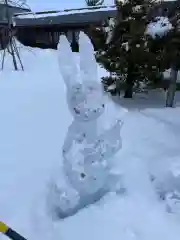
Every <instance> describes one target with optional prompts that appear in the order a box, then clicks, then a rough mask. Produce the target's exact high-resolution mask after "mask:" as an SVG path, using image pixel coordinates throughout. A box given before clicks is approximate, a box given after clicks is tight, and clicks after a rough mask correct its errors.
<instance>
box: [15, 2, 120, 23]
mask: <svg viewBox="0 0 180 240" xmlns="http://www.w3.org/2000/svg"><path fill="white" fill-rule="evenodd" d="M116 14H117V10H116V7H115V6H111V7H107V8H96V9H93V8H90V9H76V10H72V11H52V12H38V13H36V14H28V13H26V14H18V15H17V16H15V17H14V21H15V23H16V26H17V27H32V26H34V27H38V26H39V27H43V26H46V27H48V26H64V27H65V26H66V27H70V26H75V25H79V26H84V25H87V24H88V25H90V24H96V23H101V22H102V21H104V20H107V19H108V18H110V17H115V16H116Z"/></svg>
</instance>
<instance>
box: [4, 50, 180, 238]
mask: <svg viewBox="0 0 180 240" xmlns="http://www.w3.org/2000/svg"><path fill="white" fill-rule="evenodd" d="M22 55H23V56H22V59H23V63H24V66H25V69H26V71H25V72H18V73H15V72H10V71H6V70H5V71H4V72H1V73H0V74H1V79H0V123H1V124H0V159H1V161H0V189H1V194H0V213H1V215H0V219H1V220H2V221H5V222H6V223H7V224H9V225H10V226H11V227H13V228H15V229H16V230H17V231H19V232H20V233H21V234H22V235H24V236H25V237H27V238H28V239H32V240H36V239H37V240H39V239H45V240H52V239H63V240H71V239H87V240H90V239H94V240H96V239H104V240H109V239H113V240H116V239H119V238H121V239H123V240H131V239H138V240H139V239H140V240H141V239H142V240H150V239H151V240H152V239H154V240H156V239H157V240H159V239H164V240H171V239H173V240H176V239H179V234H180V230H179V221H180V220H179V218H178V215H176V214H170V213H167V211H166V206H165V204H164V202H163V201H159V199H158V195H157V194H156V192H155V190H154V188H153V185H152V184H151V182H150V180H149V173H151V174H153V175H154V176H156V177H158V180H159V182H160V181H163V182H165V180H166V175H167V174H166V173H167V172H168V171H169V169H170V166H169V164H171V160H174V162H175V163H176V164H175V166H177V163H178V161H179V157H180V149H179V142H180V131H179V129H180V121H179V120H180V119H179V118H180V109H179V108H176V109H164V108H163V107H164V106H162V108H156V109H153V108H146V107H145V106H144V108H143V109H141V110H138V109H134V110H128V109H124V108H121V107H120V106H119V105H115V104H114V103H113V102H109V104H110V105H111V106H112V107H113V111H115V112H116V114H117V117H118V116H119V117H120V118H121V119H122V120H123V121H124V125H123V128H122V135H121V136H122V141H123V142H122V144H123V146H122V150H121V151H120V152H119V153H118V154H117V155H116V168H115V170H116V172H117V173H120V174H122V182H123V184H124V188H126V191H125V192H124V193H122V192H119V193H118V194H115V193H113V192H112V193H110V194H108V195H107V196H106V197H104V198H103V199H102V200H101V201H99V202H98V203H96V204H94V205H91V206H90V207H88V208H85V209H83V210H82V211H80V212H79V213H78V214H76V215H75V216H73V217H70V218H67V219H65V220H63V221H56V222H53V221H52V219H51V218H50V217H49V216H48V215H47V213H46V208H45V200H46V190H47V187H48V184H49V180H50V179H51V178H52V177H56V176H58V177H59V172H60V171H59V168H60V167H61V166H62V158H61V148H62V145H63V141H64V138H65V135H66V131H67V129H68V126H69V125H70V124H71V122H72V116H71V115H70V113H69V110H68V108H67V103H66V96H65V86H64V82H63V80H62V78H61V75H60V72H59V68H58V61H57V55H56V52H55V51H50V50H38V49H35V50H32V49H30V50H27V49H22ZM9 62H10V61H9V59H7V62H6V69H10V64H9ZM99 73H100V74H101V69H99ZM109 101H110V100H109ZM171 165H172V164H171ZM167 166H168V167H167ZM173 166H174V165H173ZM175 169H177V167H175ZM0 239H5V237H4V236H2V235H1V236H0Z"/></svg>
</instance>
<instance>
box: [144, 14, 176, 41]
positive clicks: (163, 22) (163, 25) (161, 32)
mask: <svg viewBox="0 0 180 240" xmlns="http://www.w3.org/2000/svg"><path fill="white" fill-rule="evenodd" d="M172 29H173V26H172V24H171V23H170V21H169V19H168V18H167V17H156V18H155V19H154V21H152V22H150V23H149V24H148V25H147V29H146V34H147V35H150V36H151V37H152V38H154V39H155V38H157V37H163V36H165V35H166V34H167V33H168V32H169V31H170V30H172Z"/></svg>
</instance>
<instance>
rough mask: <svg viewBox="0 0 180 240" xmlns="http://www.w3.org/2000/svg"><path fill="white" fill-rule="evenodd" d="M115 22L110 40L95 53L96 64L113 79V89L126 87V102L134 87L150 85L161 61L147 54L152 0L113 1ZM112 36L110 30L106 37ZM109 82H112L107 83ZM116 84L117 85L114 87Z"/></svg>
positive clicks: (158, 70) (149, 53) (149, 52)
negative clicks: (139, 84) (113, 77)
mask: <svg viewBox="0 0 180 240" xmlns="http://www.w3.org/2000/svg"><path fill="white" fill-rule="evenodd" d="M116 5H117V10H118V13H117V18H116V19H115V25H114V26H113V25H111V28H112V37H111V39H110V41H107V42H106V46H103V48H101V49H99V50H98V52H97V60H98V62H99V63H100V64H101V65H102V66H103V67H105V69H107V70H108V71H109V72H110V73H112V74H115V76H116V86H120V84H119V83H123V82H124V83H125V86H126V88H125V95H124V97H125V98H132V95H133V86H134V84H135V83H140V82H141V81H142V82H146V84H149V83H151V82H152V81H154V79H156V76H157V73H158V72H160V70H161V69H159V68H158V62H159V61H160V59H159V58H158V56H157V53H156V52H155V53H153V52H151V51H149V42H148V41H147V38H146V36H145V30H146V26H147V23H148V20H149V19H148V17H149V12H150V10H151V9H152V7H153V5H154V3H153V1H152V0H147V1H144V0H127V1H125V2H123V3H122V2H118V1H116ZM110 32H111V29H110V31H109V33H110ZM110 81H112V80H110ZM117 81H119V83H118V84H117Z"/></svg>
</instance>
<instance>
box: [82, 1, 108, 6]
mask: <svg viewBox="0 0 180 240" xmlns="http://www.w3.org/2000/svg"><path fill="white" fill-rule="evenodd" d="M103 3H104V0H86V4H87V6H99V5H102V4H103Z"/></svg>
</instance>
